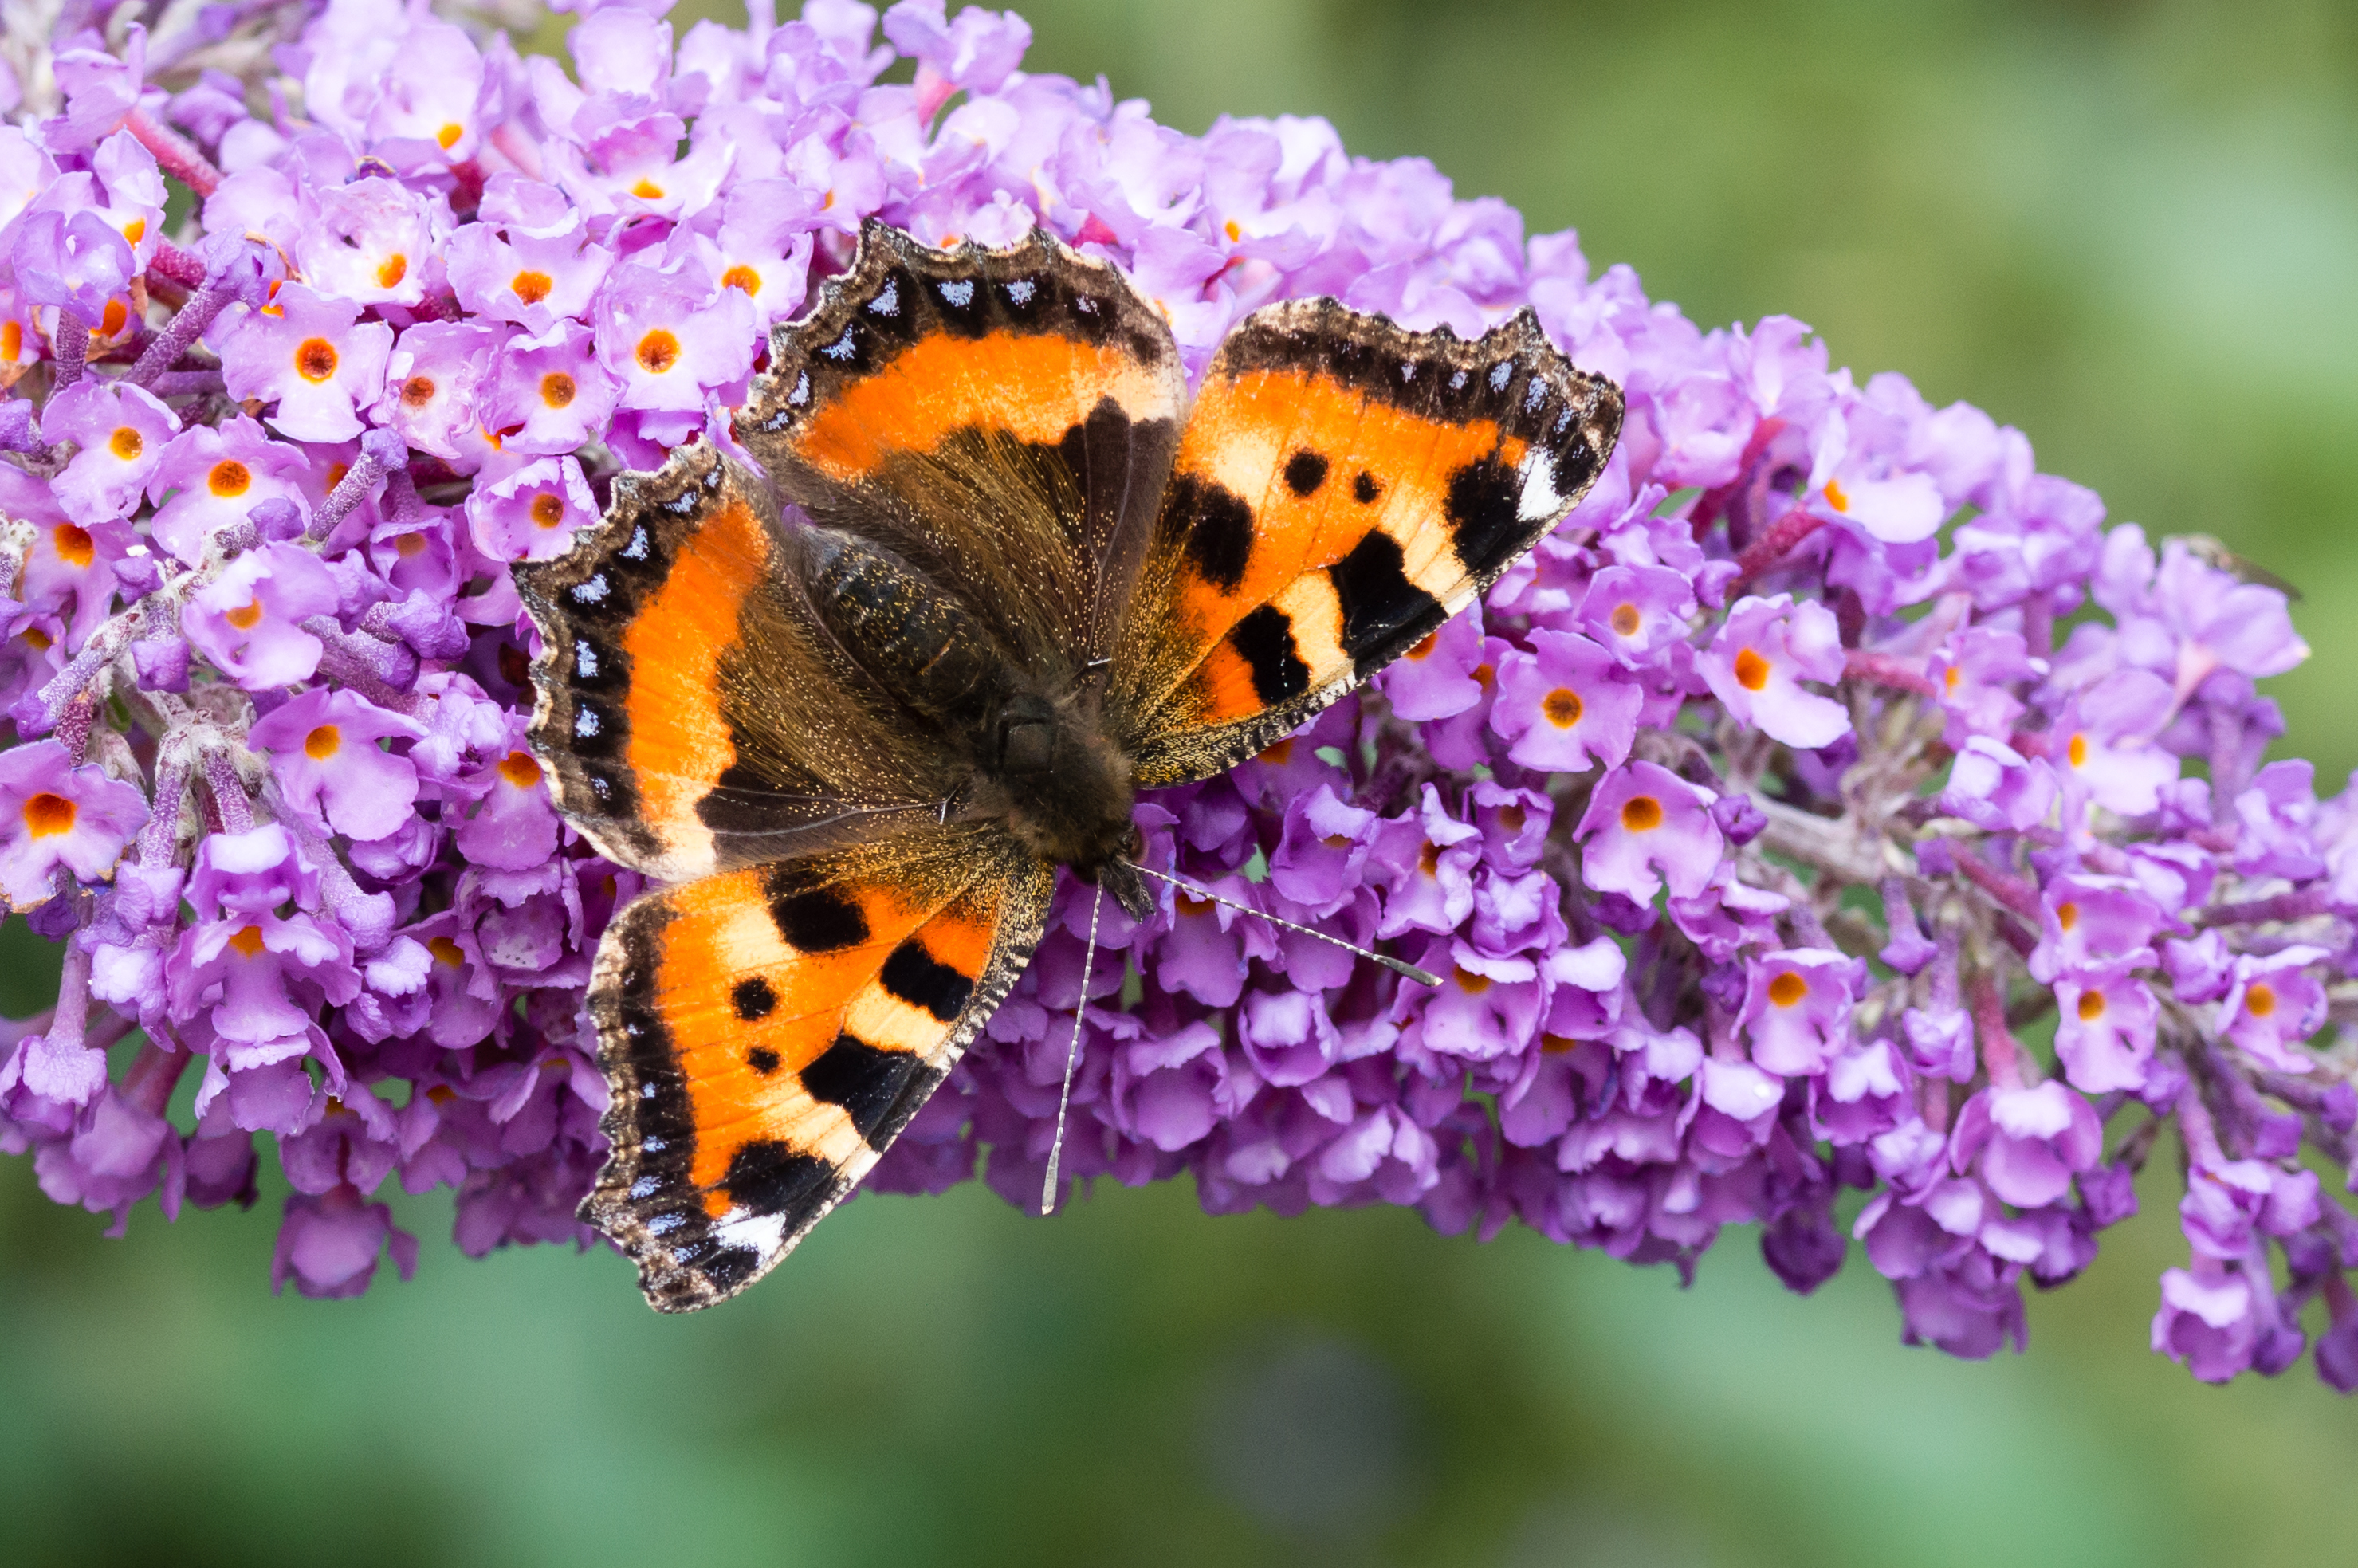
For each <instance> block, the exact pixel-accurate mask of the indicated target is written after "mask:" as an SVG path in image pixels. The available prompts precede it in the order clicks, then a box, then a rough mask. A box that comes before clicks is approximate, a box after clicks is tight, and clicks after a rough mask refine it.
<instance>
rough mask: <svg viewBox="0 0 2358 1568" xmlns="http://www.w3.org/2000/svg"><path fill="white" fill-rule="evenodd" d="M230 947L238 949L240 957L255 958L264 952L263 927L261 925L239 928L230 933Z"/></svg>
mask: <svg viewBox="0 0 2358 1568" xmlns="http://www.w3.org/2000/svg"><path fill="white" fill-rule="evenodd" d="M229 945H230V946H233V947H234V948H236V949H237V956H238V957H241V958H251V957H254V955H255V954H256V953H259V952H261V951H262V927H261V926H259V925H246V926H241V927H239V928H238V929H237V930H235V931H233V932H231V933H230V938H229Z"/></svg>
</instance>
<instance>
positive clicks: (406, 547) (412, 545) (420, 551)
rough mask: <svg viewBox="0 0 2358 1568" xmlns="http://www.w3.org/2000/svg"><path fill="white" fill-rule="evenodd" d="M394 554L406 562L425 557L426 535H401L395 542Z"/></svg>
mask: <svg viewBox="0 0 2358 1568" xmlns="http://www.w3.org/2000/svg"><path fill="white" fill-rule="evenodd" d="M393 553H394V554H395V555H396V556H399V557H401V558H402V559H403V560H405V561H406V560H408V559H410V558H411V557H414V556H422V555H424V554H425V553H426V535H423V534H403V535H399V536H398V537H396V538H395V540H394V541H393Z"/></svg>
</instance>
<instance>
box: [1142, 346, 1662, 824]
mask: <svg viewBox="0 0 2358 1568" xmlns="http://www.w3.org/2000/svg"><path fill="white" fill-rule="evenodd" d="M1620 426H1621V395H1620V393H1619V391H1618V389H1617V388H1616V387H1615V386H1614V385H1613V384H1611V383H1609V382H1606V381H1604V380H1602V379H1600V378H1598V377H1595V376H1590V375H1586V374H1584V373H1581V372H1580V371H1577V370H1575V369H1574V368H1573V366H1572V364H1571V362H1569V361H1567V360H1566V359H1565V358H1564V357H1563V354H1561V353H1560V352H1558V351H1556V349H1555V348H1554V347H1553V346H1552V344H1550V343H1549V342H1548V341H1547V337H1546V334H1545V333H1544V332H1542V331H1541V329H1540V326H1539V323H1538V321H1537V320H1536V319H1533V318H1532V317H1531V315H1530V313H1529V312H1523V313H1520V314H1518V315H1517V316H1516V317H1514V318H1513V319H1510V320H1509V321H1508V322H1506V323H1505V324H1503V325H1502V326H1499V327H1497V328H1494V329H1493V330H1490V331H1488V332H1487V333H1485V334H1483V336H1482V337H1480V338H1478V339H1476V340H1473V341H1464V340H1461V339H1458V338H1457V337H1455V335H1454V334H1452V333H1450V332H1449V331H1448V330H1446V329H1443V330H1440V331H1436V332H1429V333H1420V332H1410V331H1407V330H1404V329H1402V328H1401V327H1398V326H1396V325H1394V324H1393V323H1392V322H1390V321H1388V320H1385V319H1382V318H1380V317H1374V316H1367V315H1363V314H1360V313H1358V312H1357V311H1353V310H1349V309H1347V308H1344V307H1343V306H1341V305H1340V304H1337V303H1336V301H1334V300H1331V299H1306V300H1293V301H1289V302H1287V303H1285V304H1282V305H1275V306H1271V307H1268V308H1264V309H1261V310H1258V311H1256V312H1254V313H1253V314H1252V315H1251V316H1249V317H1248V318H1247V319H1245V320H1244V321H1243V322H1241V323H1239V324H1238V327H1237V328H1236V329H1235V330H1233V331H1232V332H1230V333H1229V335H1228V339H1227V340H1226V341H1224V342H1223V343H1222V344H1221V346H1220V349H1219V351H1218V352H1217V354H1215V355H1214V357H1213V360H1212V362H1211V365H1210V367H1209V368H1208V369H1207V370H1206V373H1205V376H1204V382H1203V385H1202V387H1201V388H1200V390H1199V391H1198V392H1197V394H1196V398H1195V408H1194V411H1193V413H1192V414H1191V415H1190V416H1189V418H1188V422H1187V426H1186V429H1185V432H1184V435H1183V437H1182V438H1181V441H1180V447H1179V453H1178V457H1177V460H1176V463H1175V465H1174V470H1173V473H1172V477H1171V481H1170V485H1169V488H1168V490H1167V492H1166V493H1165V496H1164V500H1163V507H1162V509H1161V514H1160V516H1159V519H1158V522H1157V524H1156V527H1155V531H1154V535H1153V538H1152V543H1151V545H1150V546H1149V548H1148V555H1147V558H1146V562H1145V565H1144V567H1143V568H1142V571H1141V576H1140V579H1139V581H1138V585H1137V588H1136V589H1135V591H1134V593H1133V596H1132V598H1131V600H1130V605H1129V608H1128V613H1127V616H1126V619H1125V622H1124V625H1123V631H1122V636H1121V639H1120V643H1118V645H1117V649H1116V653H1115V657H1114V665H1113V673H1112V682H1111V689H1110V690H1109V695H1108V720H1107V721H1108V725H1109V729H1110V730H1112V731H1113V732H1114V734H1115V737H1116V739H1117V741H1119V742H1120V743H1121V744H1122V745H1123V746H1124V747H1125V749H1126V750H1127V751H1128V752H1129V753H1130V756H1131V757H1132V758H1134V759H1135V761H1136V762H1137V769H1138V778H1137V782H1138V784H1139V786H1140V787H1141V788H1149V787H1153V786H1156V785H1162V784H1178V783H1183V782H1185V781H1187V780H1191V779H1197V778H1202V777H1206V776H1207V775H1208V774H1211V773H1217V772H1218V771H1220V770H1221V769H1223V768H1227V767H1229V766H1232V765H1234V764H1235V763H1236V762H1239V761H1241V760H1242V759H1243V758H1245V757H1247V756H1249V755H1250V754H1252V753H1253V752H1257V751H1259V750H1260V749H1261V748H1262V747H1263V746H1265V745H1267V744H1269V743H1270V742H1271V741H1274V740H1275V739H1276V738H1277V737H1279V736H1281V735H1283V734H1286V733H1288V732H1289V731H1291V730H1293V729H1295V728H1297V727H1298V726H1299V725H1300V724H1302V723H1303V720H1305V719H1308V718H1309V717H1310V716H1311V715H1312V714H1314V713H1315V712H1317V711H1318V710H1319V709H1320V708H1324V707H1325V706H1326V705H1327V704H1328V703H1330V702H1332V701H1334V700H1335V698H1336V697H1339V696H1341V695H1342V694H1343V693H1344V692H1345V691H1347V690H1349V689H1350V688H1351V687H1353V686H1355V685H1357V683H1358V682H1359V681H1361V680H1363V679H1365V678H1366V677H1367V676H1369V675H1372V674H1373V673H1374V672H1375V671H1377V670H1379V669H1380V668H1382V667H1383V666H1384V665H1386V664H1389V663H1390V661H1391V660H1392V659H1394V658H1396V657H1397V656H1399V655H1400V654H1401V653H1403V652H1405V651H1406V650H1407V649H1409V648H1411V647H1412V646H1414V645H1415V643H1417V642H1419V641H1420V640H1421V639H1422V638H1423V637H1424V636H1426V635H1427V634H1428V633H1431V632H1433V630H1434V629H1435V628H1437V627H1438V626H1439V625H1440V624H1441V623H1442V622H1444V620H1446V619H1447V618H1448V617H1449V616H1451V615H1453V614H1455V612H1456V611H1459V610H1461V609H1463V608H1465V606H1466V604H1467V603H1469V602H1471V601H1472V600H1473V599H1474V598H1475V596H1476V595H1477V594H1478V593H1480V592H1481V590H1482V589H1484V588H1486V587H1487V586H1488V585H1489V584H1490V583H1492V582H1493V581H1495V580H1497V579H1498V576H1499V575H1500V574H1501V573H1503V572H1504V571H1505V570H1506V569H1507V568H1508V567H1509V566H1511V565H1512V564H1513V563H1514V562H1515V561H1516V560H1517V559H1519V558H1520V557H1521V556H1522V555H1523V553H1524V552H1525V551H1527V550H1529V549H1530V548H1531V546H1533V545H1534V544H1536V543H1538V541H1539V539H1540V538H1541V536H1542V535H1545V534H1546V533H1547V532H1548V531H1549V530H1550V529H1552V528H1553V527H1554V526H1555V525H1556V524H1558V523H1559V522H1561V521H1562V520H1563V517H1564V515H1565V514H1567V513H1568V512H1570V511H1571V510H1572V508H1573V506H1574V504H1576V503H1578V501H1579V500H1580V498H1581V497H1582V496H1583V495H1585V493H1587V491H1588V488H1589V486H1590V485H1591V484H1593V483H1594V482H1595V479H1596V476H1597V474H1598V473H1600V472H1601V471H1603V469H1604V466H1605V461H1606V458H1607V457H1608V456H1609V455H1610V454H1611V452H1612V449H1613V444H1614V442H1615V440H1616V439H1617V437H1618V435H1619V432H1620Z"/></svg>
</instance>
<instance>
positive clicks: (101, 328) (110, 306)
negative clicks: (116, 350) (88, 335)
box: [98, 299, 131, 338]
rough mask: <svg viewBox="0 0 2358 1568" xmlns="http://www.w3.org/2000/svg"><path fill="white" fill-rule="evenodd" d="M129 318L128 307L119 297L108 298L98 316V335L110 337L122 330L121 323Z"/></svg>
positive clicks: (129, 311)
mask: <svg viewBox="0 0 2358 1568" xmlns="http://www.w3.org/2000/svg"><path fill="white" fill-rule="evenodd" d="M130 319H131V310H130V308H129V307H127V306H125V305H124V303H123V301H122V300H120V299H110V300H108V301H107V302H106V308H105V310H104V311H103V312H101V314H100V316H99V319H98V335H99V336H100V337H102V338H111V337H113V336H114V334H115V333H117V332H120V331H121V330H123V324H124V322H125V321H128V320H130Z"/></svg>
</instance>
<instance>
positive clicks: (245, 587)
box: [181, 545, 337, 691]
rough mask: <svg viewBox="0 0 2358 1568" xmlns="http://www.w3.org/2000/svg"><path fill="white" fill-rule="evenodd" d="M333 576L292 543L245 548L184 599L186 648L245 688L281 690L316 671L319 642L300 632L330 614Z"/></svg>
mask: <svg viewBox="0 0 2358 1568" xmlns="http://www.w3.org/2000/svg"><path fill="white" fill-rule="evenodd" d="M336 605H337V596H336V584H335V579H333V578H332V577H330V575H329V574H328V569H327V568H325V567H323V566H321V565H320V564H319V557H317V556H314V555H312V554H311V553H310V552H308V550H302V549H298V548H297V547H296V546H292V545H265V546H263V547H262V548H261V549H258V550H249V551H247V552H246V553H245V554H244V555H243V556H240V557H238V558H237V559H236V560H234V561H232V562H231V563H230V564H229V565H228V566H227V567H226V568H222V573H221V575H220V576H218V577H216V578H215V579H213V580H212V581H211V582H209V583H207V584H206V585H205V586H204V587H202V588H200V589H198V590H197V591H196V592H195V593H194V594H192V595H190V596H189V607H188V610H187V611H186V612H185V613H184V614H183V615H182V617H181V622H182V625H183V626H184V627H185V629H186V630H187V633H188V637H189V643H191V644H192V645H193V646H194V647H195V648H196V649H197V650H198V651H199V652H200V653H201V654H204V655H205V656H206V657H207V658H209V659H211V660H212V662H213V663H214V664H215V665H218V666H219V667H220V668H221V670H222V674H224V675H226V676H229V677H230V678H231V679H232V680H234V681H236V682H237V683H238V684H239V685H240V686H243V687H245V688H246V689H247V690H249V691H261V690H264V689H265V688H267V687H280V686H287V685H291V684H292V683H294V682H296V681H299V680H303V679H305V678H307V677H308V676H309V675H310V674H311V672H312V671H314V670H316V669H318V668H319V655H320V653H321V651H322V648H321V643H320V642H319V638H318V637H316V636H314V635H313V634H312V633H309V632H307V631H305V630H304V629H303V622H305V621H306V620H307V619H308V618H309V617H311V616H314V615H329V614H333V613H334V612H335V610H336Z"/></svg>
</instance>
